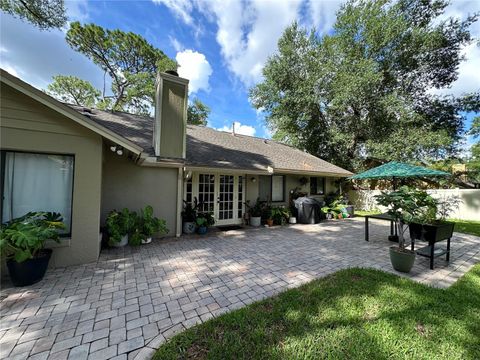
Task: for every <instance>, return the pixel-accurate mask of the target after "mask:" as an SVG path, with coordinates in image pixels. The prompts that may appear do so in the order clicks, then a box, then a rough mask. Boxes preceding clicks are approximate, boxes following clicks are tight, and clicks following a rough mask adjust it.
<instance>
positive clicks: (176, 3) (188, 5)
mask: <svg viewBox="0 0 480 360" xmlns="http://www.w3.org/2000/svg"><path fill="white" fill-rule="evenodd" d="M152 1H153V2H154V3H155V4H162V5H165V6H166V7H168V8H169V9H170V10H171V11H172V12H173V13H174V14H175V15H176V16H177V17H178V18H180V19H181V20H183V22H184V23H185V24H188V25H190V24H192V23H193V18H192V16H191V12H192V10H193V2H192V1H190V0H152Z"/></svg>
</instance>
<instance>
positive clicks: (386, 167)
mask: <svg viewBox="0 0 480 360" xmlns="http://www.w3.org/2000/svg"><path fill="white" fill-rule="evenodd" d="M445 176H450V174H449V173H447V172H445V171H440V170H433V169H427V168H425V167H422V166H416V165H410V164H405V163H401V162H397V161H390V162H389V163H386V164H383V165H380V166H377V167H375V168H373V169H370V170H367V171H364V172H362V173H360V174H356V175H353V176H351V177H349V178H348V179H349V180H368V179H392V181H393V185H394V188H395V179H400V178H422V177H445Z"/></svg>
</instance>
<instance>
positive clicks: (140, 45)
mask: <svg viewBox="0 0 480 360" xmlns="http://www.w3.org/2000/svg"><path fill="white" fill-rule="evenodd" d="M66 40H67V43H68V44H69V45H70V46H71V47H72V48H73V49H74V50H76V51H78V52H80V53H82V54H84V55H85V56H87V57H88V58H89V59H91V60H92V61H93V62H94V63H95V64H97V65H98V66H100V67H101V68H102V70H103V71H104V72H105V73H106V74H108V75H109V76H110V77H111V79H112V88H111V91H112V93H113V95H112V96H107V95H105V91H104V92H103V97H104V98H110V99H111V104H112V105H111V110H115V111H129V112H133V113H137V114H149V113H150V109H151V107H152V106H153V104H154V96H155V78H156V74H157V72H158V71H165V70H172V69H176V63H175V61H173V60H171V59H170V58H168V57H167V55H165V54H164V53H163V52H162V51H161V50H159V49H157V48H155V47H154V46H152V45H151V44H149V43H148V42H147V40H145V39H144V38H143V37H141V36H140V35H137V34H134V33H132V32H123V31H121V30H108V29H107V30H105V29H104V28H102V27H100V26H98V25H95V24H87V25H81V24H80V23H79V22H73V23H72V24H71V25H70V29H69V30H68V32H67V36H66Z"/></svg>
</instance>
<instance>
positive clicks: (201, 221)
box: [195, 213, 215, 227]
mask: <svg viewBox="0 0 480 360" xmlns="http://www.w3.org/2000/svg"><path fill="white" fill-rule="evenodd" d="M195 222H196V224H197V226H199V227H202V226H206V227H209V226H212V225H214V224H215V218H214V217H213V215H212V214H211V213H199V214H198V216H197V219H196V221H195Z"/></svg>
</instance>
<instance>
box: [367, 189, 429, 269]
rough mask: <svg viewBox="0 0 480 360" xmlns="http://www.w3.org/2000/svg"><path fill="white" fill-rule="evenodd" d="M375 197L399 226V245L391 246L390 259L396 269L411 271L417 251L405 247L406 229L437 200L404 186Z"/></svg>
mask: <svg viewBox="0 0 480 360" xmlns="http://www.w3.org/2000/svg"><path fill="white" fill-rule="evenodd" d="M375 199H376V201H377V203H378V204H379V205H382V206H385V207H387V209H388V211H387V212H388V214H390V215H391V216H392V217H393V219H394V221H395V226H396V227H397V233H398V246H396V245H395V246H392V247H390V261H391V263H392V266H393V268H394V269H395V270H397V271H400V272H406V273H408V272H410V270H411V269H412V267H413V264H414V262H415V252H414V251H412V250H409V249H406V248H405V237H404V234H405V231H406V230H407V228H408V224H409V223H411V222H412V221H413V220H414V219H418V218H420V217H422V216H427V215H425V214H427V213H429V212H431V209H432V205H433V204H434V202H435V200H434V199H433V198H432V197H431V196H429V195H428V194H427V193H426V192H425V191H422V190H416V189H412V188H409V187H408V186H402V187H401V188H400V189H398V190H395V191H391V192H387V191H382V192H381V194H380V195H376V196H375Z"/></svg>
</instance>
